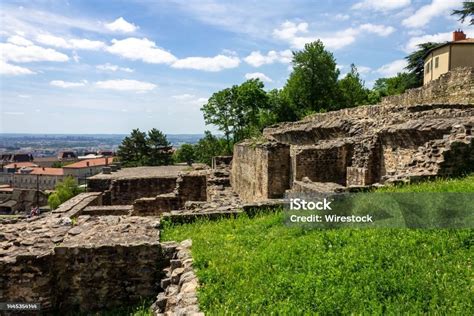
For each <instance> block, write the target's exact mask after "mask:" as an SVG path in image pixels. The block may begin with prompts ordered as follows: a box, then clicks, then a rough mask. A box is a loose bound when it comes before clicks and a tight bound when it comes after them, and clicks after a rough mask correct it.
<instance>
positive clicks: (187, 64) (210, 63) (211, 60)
mask: <svg viewBox="0 0 474 316" xmlns="http://www.w3.org/2000/svg"><path fill="white" fill-rule="evenodd" d="M239 64H240V59H239V58H238V57H236V56H226V55H217V56H214V57H187V58H183V59H178V60H177V61H175V62H174V63H173V64H172V65H171V67H173V68H178V69H195V70H204V71H213V72H215V71H221V70H224V69H229V68H235V67H237V66H239Z"/></svg>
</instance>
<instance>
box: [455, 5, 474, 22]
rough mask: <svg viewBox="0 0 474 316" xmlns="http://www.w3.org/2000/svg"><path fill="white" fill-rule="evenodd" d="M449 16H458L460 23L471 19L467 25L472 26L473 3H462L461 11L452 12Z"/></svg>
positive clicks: (473, 18) (473, 17)
mask: <svg viewBox="0 0 474 316" xmlns="http://www.w3.org/2000/svg"><path fill="white" fill-rule="evenodd" d="M451 15H459V21H461V22H464V20H466V19H467V18H469V17H471V21H470V22H469V24H471V25H474V1H464V2H463V4H462V9H460V10H453V12H452V13H451Z"/></svg>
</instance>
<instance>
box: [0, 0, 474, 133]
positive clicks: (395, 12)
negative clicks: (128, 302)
mask: <svg viewBox="0 0 474 316" xmlns="http://www.w3.org/2000/svg"><path fill="white" fill-rule="evenodd" d="M461 2H462V1H457V0H452V1H451V0H450V1H447V0H354V1H342V0H321V1H290V0H288V1H283V0H281V1H249V0H239V1H217V0H205V1H197V0H196V1H195V0H187V1H178V0H176V1H171V0H169V1H160V0H156V1H151V0H150V1H145V0H142V1H139V0H137V1H112V0H111V1H52V0H51V1H46V0H44V1H34V2H33V1H8V0H7V1H5V0H4V1H2V4H1V5H0V6H1V7H0V9H1V10H0V12H1V13H0V25H1V28H0V76H1V77H0V114H1V119H0V132H3V133H21V132H25V133H129V132H130V131H131V129H133V128H140V129H142V130H148V129H151V128H153V127H156V128H159V129H161V130H163V131H164V132H166V133H202V132H203V131H204V130H205V129H210V130H214V129H213V128H212V127H209V126H205V124H204V121H203V118H202V114H201V112H200V106H201V105H202V104H203V103H205V102H206V100H207V98H208V97H209V96H211V95H212V93H213V92H215V91H218V90H220V89H223V88H226V87H229V86H231V85H233V84H239V83H241V82H243V81H245V80H246V78H254V77H259V78H261V79H262V80H263V81H264V83H265V87H266V89H273V88H281V87H283V86H284V84H285V82H286V80H287V78H288V75H289V73H290V69H291V68H290V67H291V65H290V61H291V51H294V50H298V49H301V48H302V47H303V46H304V43H306V42H310V41H312V40H315V39H321V40H322V41H323V42H324V43H325V45H326V47H327V49H329V50H330V51H332V52H333V53H334V56H335V58H336V60H337V63H338V66H339V67H340V70H341V73H342V74H344V73H346V72H347V71H348V69H349V65H350V64H351V63H355V64H356V65H357V66H358V68H359V71H360V73H361V75H362V77H363V79H364V80H365V82H366V85H367V86H371V85H372V84H373V82H374V81H375V80H376V79H377V78H379V77H386V76H392V75H395V74H396V73H397V72H400V71H403V68H404V66H405V62H404V60H403V58H404V57H405V56H406V55H407V53H409V52H410V51H413V49H414V48H415V47H416V44H418V43H422V42H426V41H446V40H449V39H450V38H451V32H452V31H453V30H454V29H456V28H459V27H461V28H463V29H464V31H465V32H466V33H467V34H468V36H469V37H473V36H474V29H473V28H472V27H469V26H467V24H466V25H461V24H460V23H459V22H458V21H457V20H456V18H455V17H452V16H450V12H451V10H452V9H453V8H459V7H460V6H461Z"/></svg>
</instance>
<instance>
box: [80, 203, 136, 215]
mask: <svg viewBox="0 0 474 316" xmlns="http://www.w3.org/2000/svg"><path fill="white" fill-rule="evenodd" d="M132 209H133V206H132V205H101V206H87V207H86V208H84V209H83V210H82V212H81V215H90V216H104V215H117V216H118V215H130V214H131V212H132Z"/></svg>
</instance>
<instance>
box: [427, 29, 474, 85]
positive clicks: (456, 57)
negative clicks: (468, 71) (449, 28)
mask: <svg viewBox="0 0 474 316" xmlns="http://www.w3.org/2000/svg"><path fill="white" fill-rule="evenodd" d="M424 65H425V66H424V76H423V84H427V83H428V82H430V81H432V80H436V79H438V78H439V77H440V76H441V75H442V74H445V73H447V72H448V71H450V70H452V69H455V68H457V67H474V39H473V38H466V34H464V32H463V31H461V30H457V31H455V32H453V40H452V41H451V42H447V43H445V44H442V45H439V46H437V47H434V48H433V49H431V50H430V51H429V52H427V53H426V55H425V56H424Z"/></svg>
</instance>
